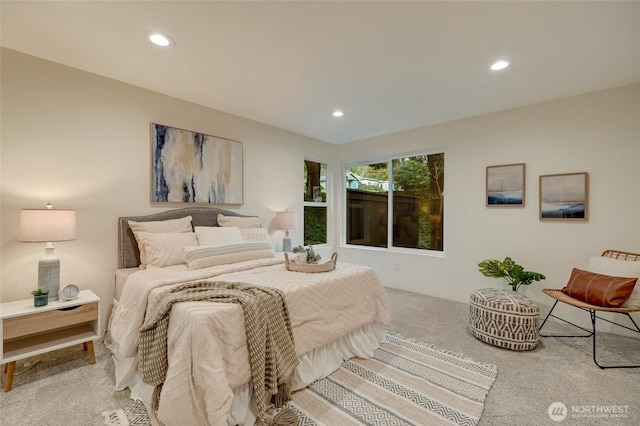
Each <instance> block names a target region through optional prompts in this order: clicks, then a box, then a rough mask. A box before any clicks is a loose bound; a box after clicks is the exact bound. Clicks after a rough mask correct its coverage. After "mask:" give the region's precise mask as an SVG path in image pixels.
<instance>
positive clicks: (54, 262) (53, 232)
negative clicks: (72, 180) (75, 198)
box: [18, 204, 76, 300]
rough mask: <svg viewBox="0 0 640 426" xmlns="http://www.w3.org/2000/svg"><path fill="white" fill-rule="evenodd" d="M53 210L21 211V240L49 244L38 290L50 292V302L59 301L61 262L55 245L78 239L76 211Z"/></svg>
mask: <svg viewBox="0 0 640 426" xmlns="http://www.w3.org/2000/svg"><path fill="white" fill-rule="evenodd" d="M52 207H53V206H52V205H51V204H47V209H46V210H44V209H43V210H22V211H20V230H19V236H18V239H19V240H20V241H24V242H29V243H47V244H46V246H45V248H44V250H45V255H44V257H43V258H42V259H40V262H39V263H38V288H41V289H45V290H48V291H49V300H57V299H58V290H59V289H60V260H59V259H58V258H57V257H55V256H54V254H53V249H54V247H53V242H54V241H69V240H75V239H76V212H75V210H53V209H52Z"/></svg>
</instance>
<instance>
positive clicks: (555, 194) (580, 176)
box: [540, 173, 587, 219]
mask: <svg viewBox="0 0 640 426" xmlns="http://www.w3.org/2000/svg"><path fill="white" fill-rule="evenodd" d="M586 179H587V175H586V173H577V174H568V175H549V176H542V177H541V180H540V218H541V219H586V205H587V203H586V200H587V193H586V188H587V184H586Z"/></svg>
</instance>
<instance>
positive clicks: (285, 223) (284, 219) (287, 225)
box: [275, 211, 298, 231]
mask: <svg viewBox="0 0 640 426" xmlns="http://www.w3.org/2000/svg"><path fill="white" fill-rule="evenodd" d="M275 221H276V229H283V230H287V231H288V230H290V229H296V228H297V227H298V216H297V215H296V212H289V211H285V212H278V213H276V218H275Z"/></svg>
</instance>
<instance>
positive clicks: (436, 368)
mask: <svg viewBox="0 0 640 426" xmlns="http://www.w3.org/2000/svg"><path fill="white" fill-rule="evenodd" d="M497 373H498V372H497V368H496V367H495V366H493V365H488V364H480V363H477V362H474V361H471V360H468V359H465V358H463V357H462V356H460V355H459V354H451V353H447V352H443V351H440V350H438V349H435V348H433V347H429V346H425V345H422V344H419V343H415V342H413V341H411V340H409V339H405V338H402V337H400V336H396V335H390V334H387V335H386V341H385V342H384V343H382V344H381V346H380V348H378V349H376V350H375V352H374V356H373V358H371V359H359V358H353V359H351V360H348V361H346V362H344V363H343V364H342V366H341V367H340V369H338V370H337V371H335V372H334V373H332V374H331V375H330V376H329V377H327V378H324V379H321V380H318V381H316V382H314V383H312V384H311V385H309V386H308V387H307V388H305V389H302V390H300V391H298V392H295V393H294V394H293V401H292V402H291V403H290V406H291V407H292V408H294V409H295V410H296V411H297V412H298V414H299V416H300V423H299V425H301V426H302V425H304V426H307V425H327V426H331V425H341V426H342V425H344V426H346V425H352V424H353V425H355V424H359V425H360V424H367V425H441V424H458V425H477V424H478V422H479V420H480V416H481V415H482V411H483V409H484V400H485V398H486V396H487V393H488V392H489V389H491V386H492V385H493V382H494V381H495V379H496V376H497Z"/></svg>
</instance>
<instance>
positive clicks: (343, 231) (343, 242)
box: [339, 149, 447, 257]
mask: <svg viewBox="0 0 640 426" xmlns="http://www.w3.org/2000/svg"><path fill="white" fill-rule="evenodd" d="M434 154H443V155H445V158H446V150H444V149H432V150H420V151H411V152H404V153H398V154H390V155H387V156H376V157H368V158H367V159H362V160H357V161H350V162H345V163H343V165H342V182H341V189H340V191H339V192H340V196H341V202H340V204H341V206H342V207H341V212H340V214H341V218H342V220H341V222H342V223H341V227H340V238H339V241H340V247H341V248H348V249H358V250H372V251H381V252H388V253H402V254H413V255H420V256H428V257H446V250H447V244H446V241H447V232H446V229H447V228H446V226H445V225H444V224H445V223H446V220H445V216H446V211H445V212H443V217H442V224H443V225H442V250H432V249H419V248H408V247H399V246H394V245H393V226H388V227H387V247H374V246H365V245H358V244H349V243H348V242H347V213H348V212H347V206H348V203H347V187H346V185H345V176H346V174H347V172H348V169H349V168H350V167H354V166H366V165H369V164H374V163H384V162H386V163H387V167H388V170H389V188H390V190H389V191H388V192H387V194H388V195H387V197H388V199H387V203H388V209H387V223H393V196H394V191H393V168H392V164H393V161H394V160H396V159H399V158H406V157H416V156H421V155H434ZM444 179H445V182H446V173H445V177H444ZM445 186H446V185H445ZM443 203H444V199H443Z"/></svg>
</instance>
